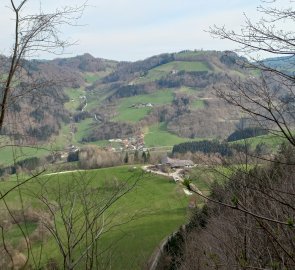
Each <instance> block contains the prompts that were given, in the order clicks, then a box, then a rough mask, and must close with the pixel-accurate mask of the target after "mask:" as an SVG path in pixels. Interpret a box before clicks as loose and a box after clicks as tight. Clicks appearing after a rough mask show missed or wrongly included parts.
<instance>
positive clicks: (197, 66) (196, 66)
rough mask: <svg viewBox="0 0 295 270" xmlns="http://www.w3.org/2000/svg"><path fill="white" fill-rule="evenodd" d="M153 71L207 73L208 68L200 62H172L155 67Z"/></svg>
mask: <svg viewBox="0 0 295 270" xmlns="http://www.w3.org/2000/svg"><path fill="white" fill-rule="evenodd" d="M153 70H156V71H164V72H171V71H173V70H177V71H180V70H184V71H209V67H208V66H207V64H206V63H203V62H200V61H193V62H188V61H173V62H170V63H167V64H164V65H161V66H158V67H155V68H154V69H153Z"/></svg>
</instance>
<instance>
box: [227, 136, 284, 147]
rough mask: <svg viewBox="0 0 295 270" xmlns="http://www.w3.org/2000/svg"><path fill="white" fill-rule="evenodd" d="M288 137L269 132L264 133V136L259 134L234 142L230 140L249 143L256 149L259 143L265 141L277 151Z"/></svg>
mask: <svg viewBox="0 0 295 270" xmlns="http://www.w3.org/2000/svg"><path fill="white" fill-rule="evenodd" d="M285 141H286V139H284V138H281V137H278V136H275V135H272V134H268V135H262V136H257V137H252V138H247V139H245V140H238V141H234V142H230V144H243V145H244V144H245V142H246V143H247V144H249V145H250V146H251V148H252V149H255V148H256V146H257V145H258V144H261V143H264V144H266V146H267V147H268V149H270V150H271V151H276V150H278V148H279V146H280V145H281V144H282V143H283V142H285Z"/></svg>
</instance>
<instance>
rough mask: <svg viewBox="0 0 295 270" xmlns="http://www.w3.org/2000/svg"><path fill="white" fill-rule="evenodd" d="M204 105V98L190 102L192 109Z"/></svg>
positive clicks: (201, 107)
mask: <svg viewBox="0 0 295 270" xmlns="http://www.w3.org/2000/svg"><path fill="white" fill-rule="evenodd" d="M204 107H205V102H204V100H200V99H196V100H194V101H193V102H192V104H191V108H192V109H203V108H204Z"/></svg>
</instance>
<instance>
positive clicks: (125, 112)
mask: <svg viewBox="0 0 295 270" xmlns="http://www.w3.org/2000/svg"><path fill="white" fill-rule="evenodd" d="M172 101H173V91H172V90H170V89H165V90H160V91H157V92H154V93H151V94H149V95H147V94H145V95H137V96H133V97H128V98H122V99H120V100H119V104H118V109H117V112H118V114H117V116H116V117H115V119H114V120H115V121H126V122H138V121H140V120H141V119H143V118H144V117H145V116H146V115H147V114H148V113H149V112H150V111H151V107H143V108H133V107H132V105H136V104H140V103H151V104H153V105H155V106H156V105H163V104H171V102H172Z"/></svg>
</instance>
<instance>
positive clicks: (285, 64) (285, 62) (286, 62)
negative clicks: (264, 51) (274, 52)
mask: <svg viewBox="0 0 295 270" xmlns="http://www.w3.org/2000/svg"><path fill="white" fill-rule="evenodd" d="M262 62H263V63H264V64H265V65H266V66H269V67H271V68H274V69H277V70H279V71H283V72H285V73H286V74H289V75H295V56H283V57H273V58H267V59H265V60H263V61H262Z"/></svg>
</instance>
